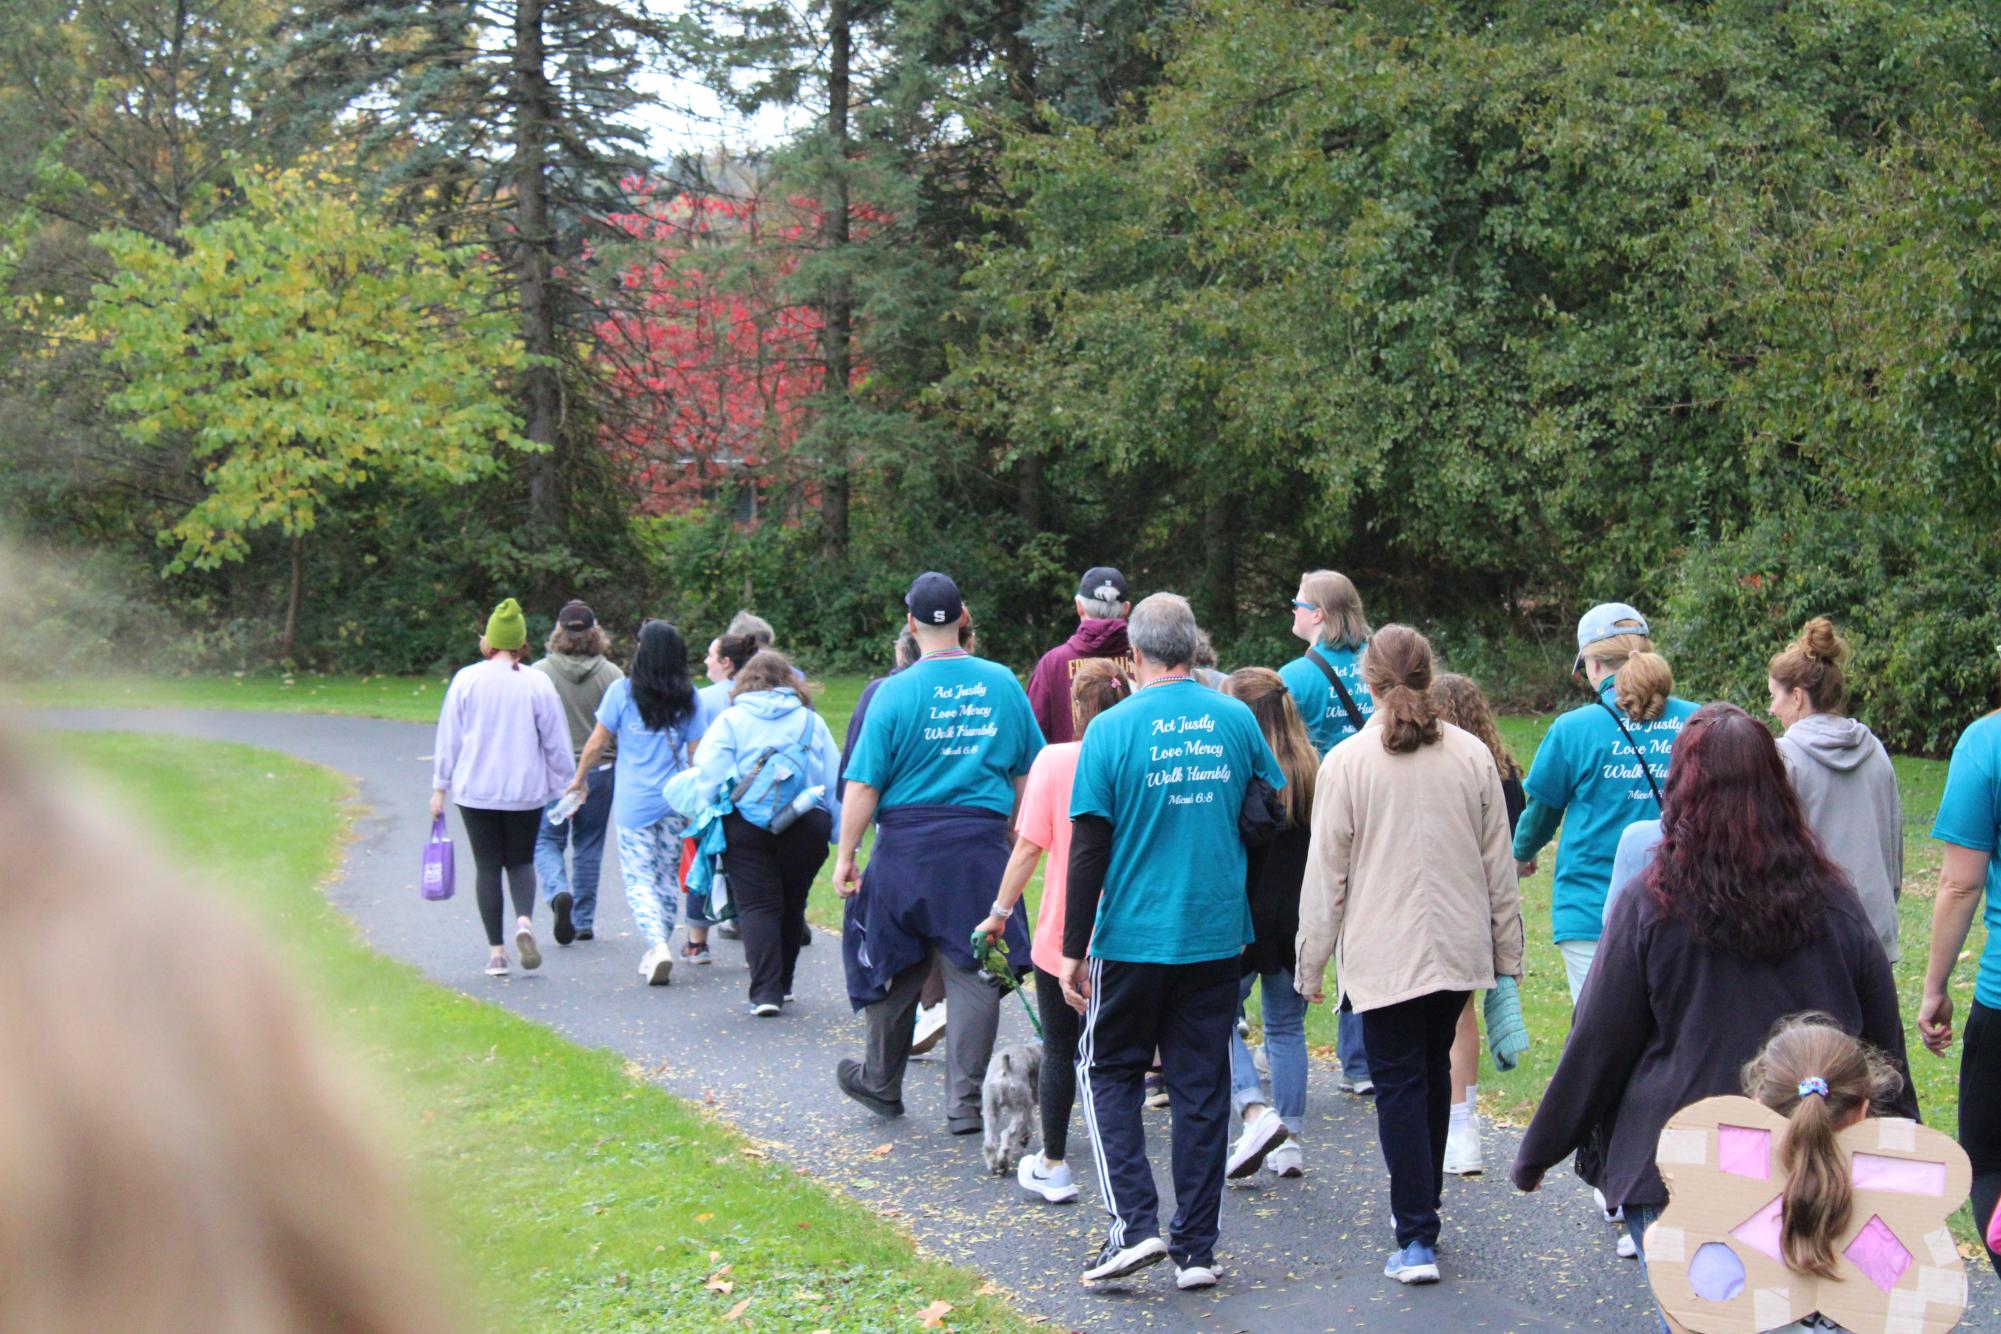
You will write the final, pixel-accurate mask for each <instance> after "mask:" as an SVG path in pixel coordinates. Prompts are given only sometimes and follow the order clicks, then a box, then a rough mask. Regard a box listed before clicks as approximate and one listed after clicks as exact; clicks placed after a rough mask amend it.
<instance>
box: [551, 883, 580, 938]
mask: <svg viewBox="0 0 2001 1334" xmlns="http://www.w3.org/2000/svg"><path fill="white" fill-rule="evenodd" d="M549 909H550V911H552V912H554V913H555V914H556V943H557V944H558V945H567V944H569V943H570V942H571V941H573V940H575V939H576V938H577V929H576V928H575V927H573V926H571V925H570V891H569V890H567V889H566V890H564V891H563V892H562V893H560V894H558V895H557V896H556V897H555V898H553V899H550V900H549Z"/></svg>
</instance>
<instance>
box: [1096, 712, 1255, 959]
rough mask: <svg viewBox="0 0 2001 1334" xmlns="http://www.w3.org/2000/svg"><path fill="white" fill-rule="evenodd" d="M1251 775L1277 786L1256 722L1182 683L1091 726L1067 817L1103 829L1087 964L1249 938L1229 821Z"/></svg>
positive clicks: (1233, 947)
mask: <svg viewBox="0 0 2001 1334" xmlns="http://www.w3.org/2000/svg"><path fill="white" fill-rule="evenodd" d="M1253 774H1255V775H1256V776H1257V777H1259V778H1262V779H1264V780H1265V781H1266V782H1267V783H1270V784H1271V785H1272V786H1273V787H1283V786H1285V774H1284V772H1283V771H1282V770H1280V768H1279V767H1278V757H1277V756H1275V755H1273V754H1272V752H1271V747H1270V746H1268V745H1266V744H1265V739H1264V733H1263V732H1261V731H1259V730H1258V720H1257V718H1256V717H1255V716H1253V715H1252V713H1251V711H1250V709H1249V708H1248V707H1246V706H1245V705H1244V704H1242V703H1240V702H1239V701H1237V700H1234V699H1231V698H1230V697H1229V696H1228V695H1222V694H1218V693H1217V692H1216V691H1214V690H1209V689H1207V688H1205V687H1203V686H1202V685H1200V684H1198V683H1197V682H1195V681H1192V680H1189V679H1188V678H1186V677H1170V678H1168V679H1167V680H1163V681H1157V682H1155V683H1154V684H1153V685H1150V686H1148V687H1147V688H1146V689H1144V690H1141V691H1140V692H1139V693H1138V694H1136V695H1134V696H1133V697H1132V698H1131V699H1127V700H1122V701H1120V702H1119V703H1118V704H1116V705H1114V706H1113V707H1111V708H1110V709H1107V710H1106V711H1105V712H1103V713H1101V714H1099V715H1098V716H1097V718H1095V719H1094V720H1092V723H1091V726H1090V728H1089V730H1087V731H1086V732H1085V733H1084V745H1083V749H1082V750H1081V751H1079V752H1078V755H1077V778H1076V781H1075V782H1074V783H1073V784H1072V786H1071V788H1070V818H1071V819H1073V820H1074V819H1076V818H1077V817H1078V816H1080V815H1098V816H1103V817H1104V818H1105V819H1107V820H1109V821H1111V824H1112V858H1111V863H1110V865H1109V866H1107V867H1106V868H1105V887H1104V892H1103V894H1101V895H1100V897H1099V899H1098V925H1097V930H1096V931H1095V932H1094V933H1093V934H1092V936H1091V955H1092V957H1093V958H1098V959H1117V960H1121V961H1124V962H1127V963H1199V962H1202V961H1203V960H1207V959H1227V958H1229V957H1231V956H1233V955H1236V954H1241V953H1242V952H1243V949H1244V946H1246V945H1248V944H1250V943H1251V939H1252V931H1251V904H1250V896H1249V895H1248V894H1247V893H1246V892H1245V888H1244V864H1245V862H1244V844H1243V840H1242V839H1241V838H1240V837H1239V836H1238V834H1237V817H1238V816H1239V815H1240V814H1241V813H1242V811H1243V806H1244V789H1245V788H1247V787H1249V786H1250V781H1251V776H1252V775H1253Z"/></svg>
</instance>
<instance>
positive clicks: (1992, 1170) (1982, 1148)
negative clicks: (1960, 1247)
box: [1959, 1001, 2001, 1273]
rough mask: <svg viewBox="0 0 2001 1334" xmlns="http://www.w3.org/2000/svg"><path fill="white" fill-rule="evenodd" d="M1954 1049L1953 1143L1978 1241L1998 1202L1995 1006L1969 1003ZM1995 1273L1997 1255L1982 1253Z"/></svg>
mask: <svg viewBox="0 0 2001 1334" xmlns="http://www.w3.org/2000/svg"><path fill="white" fill-rule="evenodd" d="M1960 1042H1961V1046H1960V1053H1959V1147H1961V1148H1962V1149H1965V1150H1966V1156H1967V1158H1968V1159H1969V1160H1970V1161H1971V1162H1972V1164H1973V1199H1972V1203H1973V1222H1974V1226H1976V1227H1978V1228H1979V1229H1980V1235H1981V1237H1982V1239H1983V1240H1984V1239H1985V1238H1986V1236H1987V1223H1988V1220H1989V1219H1991V1218H1993V1217H1994V1206H1995V1202H1996V1200H2001V1010H1990V1009H1988V1008H1987V1007H1986V1006H1985V1005H1982V1004H1981V1003H1980V1002H1979V1001H1974V1002H1973V1003H1972V1004H1971V1005H1970V1006H1969V1007H1968V1008H1967V1011H1966V1029H1965V1031H1964V1032H1963V1033H1962V1034H1961V1038H1960ZM1987 1260H1988V1263H1990V1264H1992V1265H1993V1266H1994V1270H1995V1272H1996V1273H2001V1255H1996V1254H1995V1253H1994V1252H1993V1251H1989V1252H1987Z"/></svg>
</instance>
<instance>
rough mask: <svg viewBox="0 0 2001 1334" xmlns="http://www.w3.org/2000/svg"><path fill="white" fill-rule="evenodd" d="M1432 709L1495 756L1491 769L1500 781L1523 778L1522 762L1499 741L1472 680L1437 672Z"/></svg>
mask: <svg viewBox="0 0 2001 1334" xmlns="http://www.w3.org/2000/svg"><path fill="white" fill-rule="evenodd" d="M1431 706H1432V707H1433V708H1434V709H1437V710H1438V716H1439V717H1441V718H1443V719H1444V720H1445V721H1446V722H1448V723H1451V724H1452V725H1453V726H1454V727H1458V728H1462V729H1464V730H1465V731H1468V732H1471V733H1472V734H1473V735H1474V736H1476V737H1479V738H1480V740H1481V742H1482V743H1483V744H1484V745H1485V746H1486V747H1487V749H1488V750H1490V751H1492V752H1493V753H1494V766H1495V767H1496V768H1498V769H1499V770H1500V771H1501V777H1502V778H1503V779H1508V778H1520V777H1521V776H1522V766H1521V762H1520V761H1518V760H1517V759H1515V757H1514V755H1513V754H1512V753H1511V752H1510V751H1509V750H1508V747H1507V743H1506V742H1504V741H1502V740H1501V731H1500V728H1498V727H1496V726H1495V725H1494V710H1493V708H1492V707H1491V706H1490V705H1489V704H1488V703H1487V697H1486V696H1485V695H1483V694H1481V693H1480V687H1479V686H1478V685H1476V684H1474V681H1473V678H1472V677H1470V676H1461V675H1460V674H1459V673H1457V672H1440V673H1439V674H1438V675H1437V676H1436V677H1434V678H1433V679H1432V682H1431Z"/></svg>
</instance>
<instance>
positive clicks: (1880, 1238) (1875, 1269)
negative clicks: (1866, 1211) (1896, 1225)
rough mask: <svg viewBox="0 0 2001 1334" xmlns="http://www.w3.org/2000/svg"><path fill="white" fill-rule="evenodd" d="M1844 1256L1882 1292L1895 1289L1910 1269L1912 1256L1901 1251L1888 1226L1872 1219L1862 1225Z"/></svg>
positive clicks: (1875, 1218)
mask: <svg viewBox="0 0 2001 1334" xmlns="http://www.w3.org/2000/svg"><path fill="white" fill-rule="evenodd" d="M1844 1254H1846V1255H1847V1256H1848V1258H1849V1259H1850V1260H1851V1261H1853V1262H1854V1264H1855V1267H1856V1268H1857V1269H1859V1270H1861V1271H1862V1272H1863V1273H1864V1274H1866V1275H1867V1276H1868V1278H1869V1281H1870V1282H1871V1283H1874V1284H1875V1285H1876V1286H1877V1287H1879V1288H1881V1289H1882V1290H1883V1291H1885V1292H1888V1291H1890V1289H1892V1288H1894V1287H1896V1286H1897V1280H1898V1279H1900V1278H1902V1277H1903V1276H1904V1271H1905V1270H1906V1269H1909V1268H1910V1267H1911V1253H1910V1252H1909V1251H1907V1250H1905V1249H1904V1243H1903V1242H1901V1241H1898V1240H1897V1234H1896V1233H1894V1232H1892V1231H1890V1225H1889V1224H1888V1223H1885V1222H1884V1221H1883V1220H1882V1219H1881V1218H1879V1217H1875V1216H1871V1218H1870V1219H1869V1221H1868V1222H1867V1223H1865V1224H1863V1225H1862V1230H1861V1231H1860V1232H1858V1233H1856V1234H1855V1240H1854V1241H1851V1242H1849V1243H1848V1249H1847V1251H1846V1252H1844Z"/></svg>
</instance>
